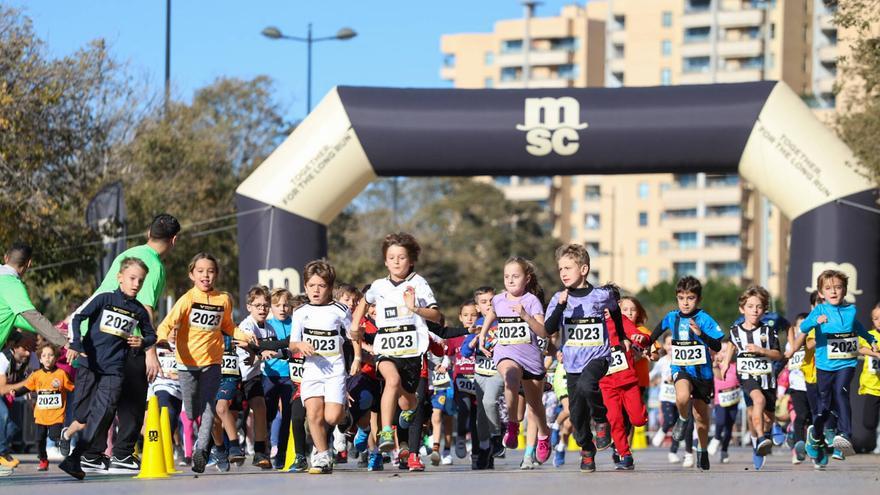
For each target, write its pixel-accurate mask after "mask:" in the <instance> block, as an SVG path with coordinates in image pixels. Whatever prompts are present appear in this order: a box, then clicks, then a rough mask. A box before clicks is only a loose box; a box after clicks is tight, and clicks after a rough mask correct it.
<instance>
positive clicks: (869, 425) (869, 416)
mask: <svg viewBox="0 0 880 495" xmlns="http://www.w3.org/2000/svg"><path fill="white" fill-rule="evenodd" d="M862 400H863V401H864V406H863V407H864V409H862V423H863V424H864V425H865V428H866V429H867V430H868V432H870V433H871V434H872V435H873V434H874V433H875V432H876V431H877V423H878V422H880V397H878V396H876V395H870V394H866V395H863V396H862Z"/></svg>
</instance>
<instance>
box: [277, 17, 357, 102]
mask: <svg viewBox="0 0 880 495" xmlns="http://www.w3.org/2000/svg"><path fill="white" fill-rule="evenodd" d="M262 34H263V36H265V37H267V38H269V39H273V40H279V39H281V40H293V41H301V42H303V43H305V44H306V114H308V113H309V112H311V111H312V43H315V42H318V41H329V40H350V39H352V38H354V37H355V36H357V33H356V32H354V30H353V29H350V28H342V29H340V30H339V31H337V32H336V35H334V36H323V37H320V38H315V37H313V36H312V23H309V29H308V33H307V34H306V37H305V38H303V37H300V36H289V35H286V34H283V33H282V32H281V30H280V29H278V28H277V27H274V26H269V27H267V28H266V29H263V31H262Z"/></svg>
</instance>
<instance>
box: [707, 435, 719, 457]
mask: <svg viewBox="0 0 880 495" xmlns="http://www.w3.org/2000/svg"><path fill="white" fill-rule="evenodd" d="M718 447H721V440H718V439H717V438H713V439H712V440H709V449H708V450H709V455H715V454H716V453H717V452H718Z"/></svg>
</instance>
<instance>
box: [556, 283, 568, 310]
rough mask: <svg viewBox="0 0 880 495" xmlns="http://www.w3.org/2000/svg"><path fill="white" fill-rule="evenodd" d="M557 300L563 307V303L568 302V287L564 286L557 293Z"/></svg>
mask: <svg viewBox="0 0 880 495" xmlns="http://www.w3.org/2000/svg"><path fill="white" fill-rule="evenodd" d="M557 302H558V303H559V305H560V306H562V307H565V305H566V304H567V303H568V287H566V288H565V289H563V291H562V292H560V293H559V299H557Z"/></svg>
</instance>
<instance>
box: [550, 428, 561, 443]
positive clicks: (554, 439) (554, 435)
mask: <svg viewBox="0 0 880 495" xmlns="http://www.w3.org/2000/svg"><path fill="white" fill-rule="evenodd" d="M558 443H559V426H558V425H557V424H556V423H553V425H552V426H551V427H550V445H552V446H553V447H556V444H558Z"/></svg>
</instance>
